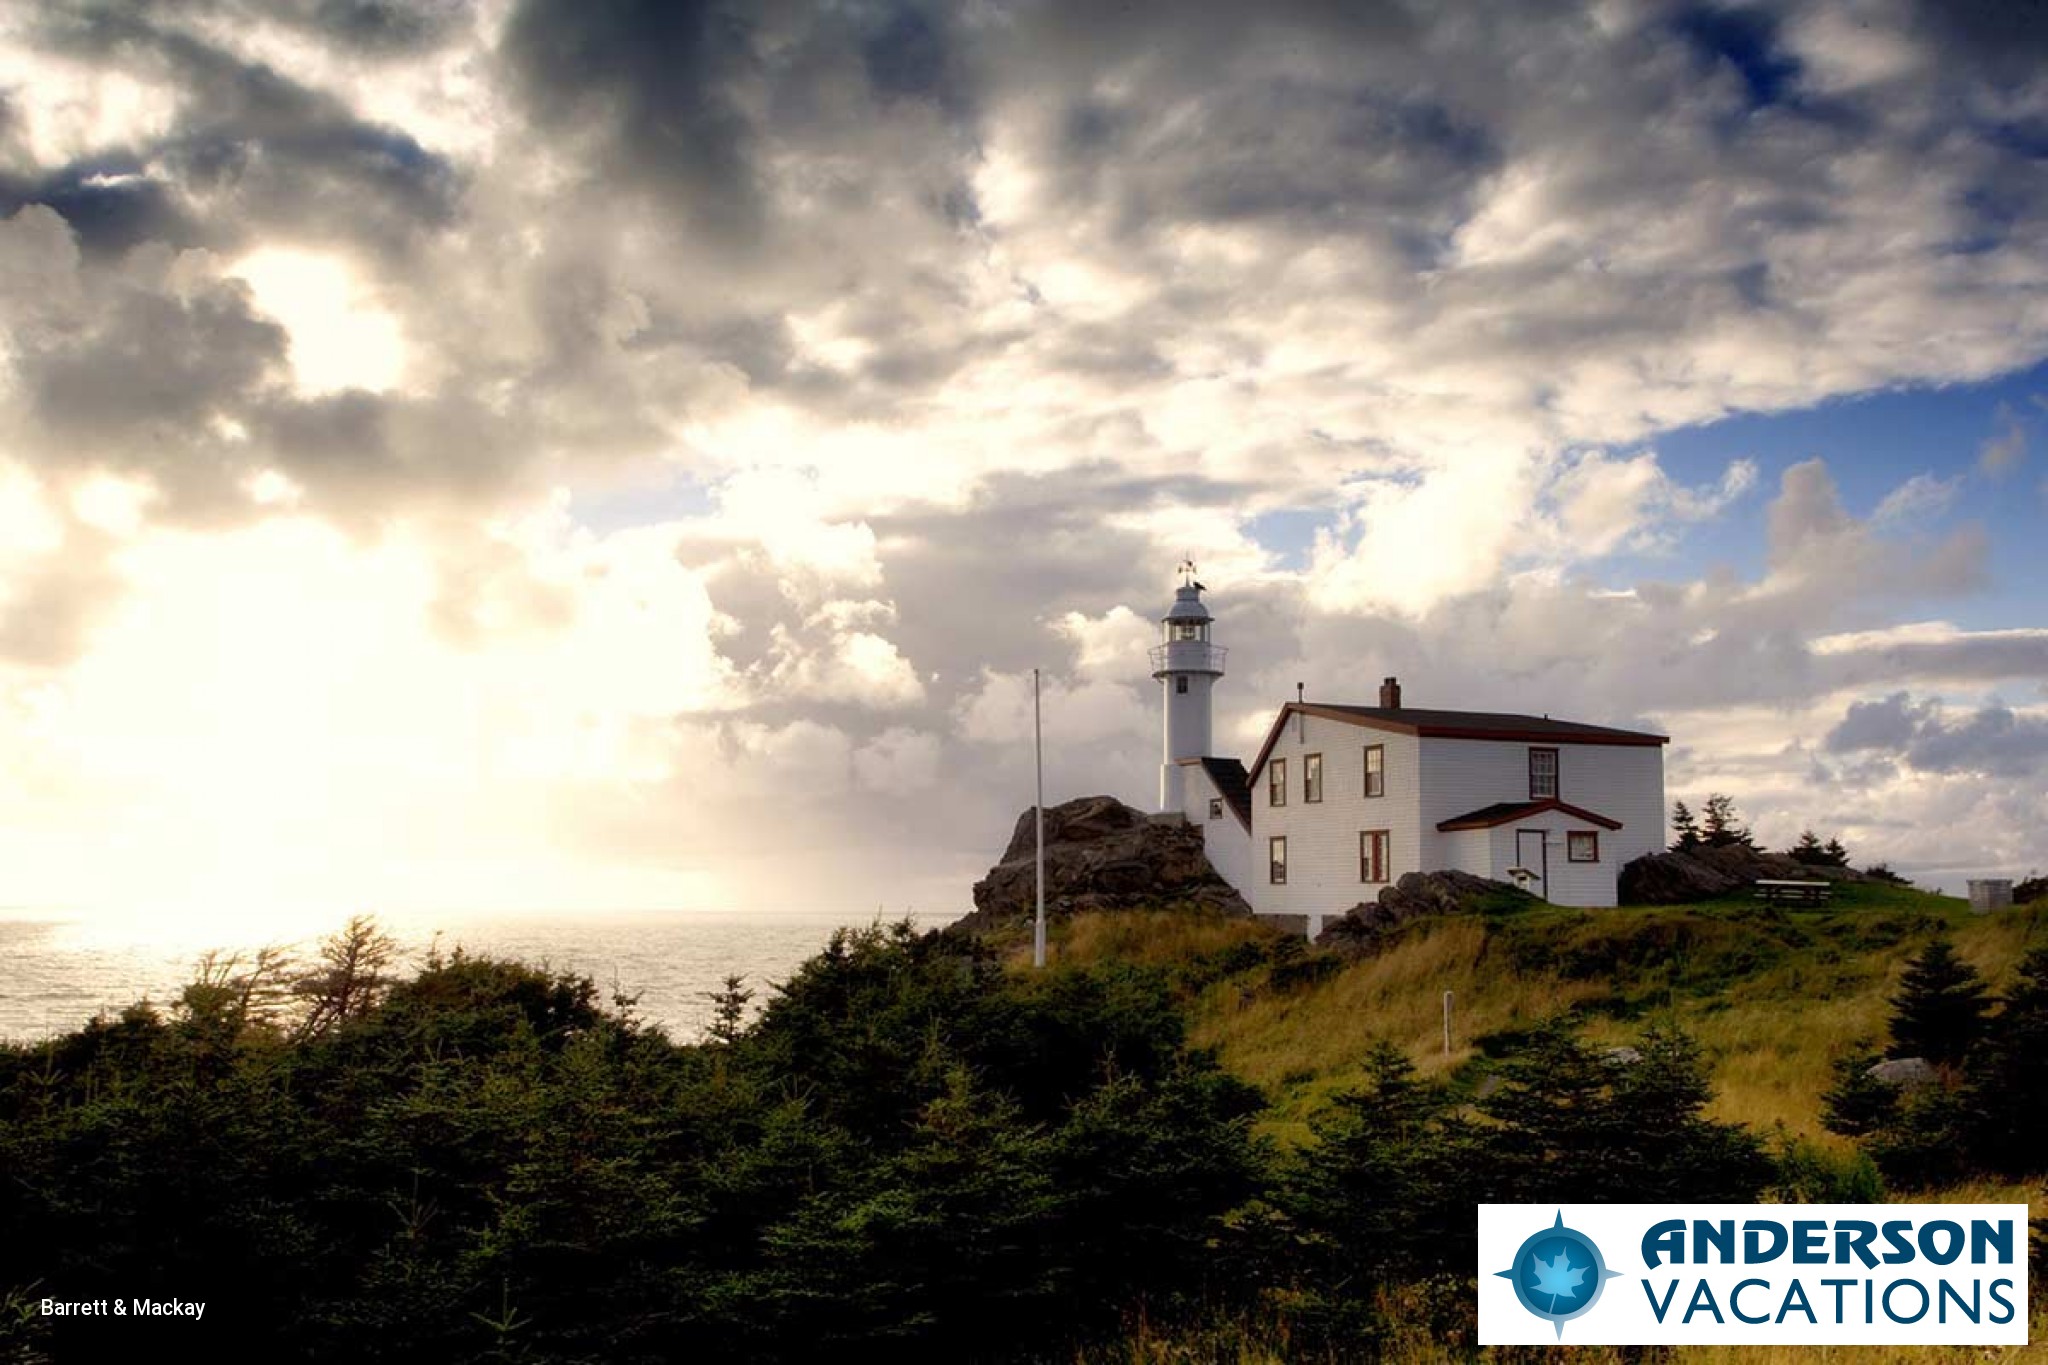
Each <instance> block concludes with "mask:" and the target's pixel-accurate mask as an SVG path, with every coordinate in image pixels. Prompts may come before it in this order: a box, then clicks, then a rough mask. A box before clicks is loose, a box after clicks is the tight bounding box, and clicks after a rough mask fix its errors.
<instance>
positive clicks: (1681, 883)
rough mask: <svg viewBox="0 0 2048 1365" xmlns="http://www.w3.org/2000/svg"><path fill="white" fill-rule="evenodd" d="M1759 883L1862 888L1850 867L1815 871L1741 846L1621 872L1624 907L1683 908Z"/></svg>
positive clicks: (1651, 857) (1660, 857)
mask: <svg viewBox="0 0 2048 1365" xmlns="http://www.w3.org/2000/svg"><path fill="white" fill-rule="evenodd" d="M1759 877H1766V878H1776V879H1780V880H1784V881H1830V882H1857V881H1863V880H1865V878H1864V876H1863V874H1862V873H1860V872H1855V871H1851V870H1850V869H1849V868H1846V867H1815V866H1813V865H1812V864H1810V863H1802V862H1800V861H1799V860H1798V859H1796V858H1793V857H1789V856H1787V855H1786V854H1783V853H1769V852H1765V851H1764V850H1762V849H1756V848H1748V847H1745V846H1743V845H1741V844H1723V845H1720V846H1718V847H1715V846H1712V845H1707V844H1701V845H1700V846H1699V847H1697V848H1691V849H1687V850H1686V851H1685V852H1683V853H1646V854H1644V855H1643V856H1642V857H1640V858H1637V859H1636V860H1635V861H1633V862H1631V863H1629V864H1628V866H1626V867H1624V868H1622V869H1621V881H1620V884H1619V886H1618V888H1617V890H1618V894H1619V895H1620V898H1621V903H1622V904H1623V905H1683V904H1685V903H1686V902H1688V901H1701V900H1712V899H1713V898H1714V897H1716V896H1726V895H1731V894H1733V893H1734V892H1737V891H1740V890H1743V889H1744V888H1746V887H1748V886H1749V885H1750V884H1751V883H1753V882H1755V881H1756V880H1757V878H1759Z"/></svg>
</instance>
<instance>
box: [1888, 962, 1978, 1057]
mask: <svg viewBox="0 0 2048 1365" xmlns="http://www.w3.org/2000/svg"><path fill="white" fill-rule="evenodd" d="M1891 1005H1892V1053H1893V1055H1894V1056H1899V1057H1925V1058H1926V1059H1927V1060H1928V1061H1930V1062H1934V1063H1937V1064H1940V1065H1953V1064H1955V1063H1957V1062H1960V1061H1961V1060H1962V1059H1963V1057H1964V1056H1965V1055H1966V1054H1967V1053H1968V1052H1969V1051H1970V1049H1971V1048H1973V1047H1974V1046H1976V1044H1977V1041H1978V1039H1979V1038H1981V1037H1982V1036H1983V1033H1984V1016H1985V1014H1986V1013H1987V1012H1988V1011H1989V1010H1990V1008H1991V1001H1990V999H1989V996H1988V993H1987V992H1986V990H1985V988H1984V978H1983V977H1981V976H1979V975H1977V969H1976V968H1974V967H1972V966H1971V965H1970V964H1969V963H1967V962H1965V961H1963V960H1962V959H1961V958H1960V957H1958V956H1956V949H1955V945H1954V944H1953V943H1950V942H1949V941H1948V939H1946V938H1937V939H1935V940H1934V941H1933V942H1932V943H1929V944H1928V945H1927V947H1926V948H1925V949H1924V950H1922V951H1921V953H1920V955H1919V956H1918V957H1916V958H1914V959H1913V960H1912V961H1911V962H1909V963H1907V964H1906V975H1905V979H1904V980H1903V981H1901V982H1900V983H1899V993H1898V994H1897V995H1895V996H1893V997H1892V1001H1891Z"/></svg>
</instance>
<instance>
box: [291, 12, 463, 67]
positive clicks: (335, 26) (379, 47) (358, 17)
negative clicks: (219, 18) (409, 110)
mask: <svg viewBox="0 0 2048 1365" xmlns="http://www.w3.org/2000/svg"><path fill="white" fill-rule="evenodd" d="M474 8H475V5H474V4H473V3H472V0H298V3H296V4H293V5H288V6H286V13H287V14H289V15H292V16H293V17H295V18H297V19H298V20H299V22H301V23H303V24H305V25H306V26H307V27H308V28H310V29H312V30H313V31H314V32H316V33H318V34H321V35H323V36H327V37H330V38H333V39H334V40H335V41H337V42H339V43H341V44H343V45H344V46H346V47H349V48H352V49H355V50H358V51H362V52H368V53H373V54H376V55H389V56H404V55H411V54H413V53H416V52H418V51H419V50H420V49H421V48H423V47H430V46H435V45H438V44H440V43H444V42H447V41H448V40H449V39H450V38H452V37H453V36H454V35H455V34H457V33H459V32H460V31H461V28H462V21H463V20H464V19H466V18H467V17H468V14H469V11H471V10H473V9H474Z"/></svg>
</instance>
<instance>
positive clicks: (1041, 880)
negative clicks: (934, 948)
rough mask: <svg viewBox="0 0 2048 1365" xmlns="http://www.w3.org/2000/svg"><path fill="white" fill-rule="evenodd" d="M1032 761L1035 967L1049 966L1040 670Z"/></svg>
mask: <svg viewBox="0 0 2048 1365" xmlns="http://www.w3.org/2000/svg"><path fill="white" fill-rule="evenodd" d="M1031 761H1032V766H1033V768H1034V769H1036V771H1037V774H1038V804H1037V806H1036V807H1035V809H1036V811H1037V812H1038V919H1037V921H1036V923H1035V924H1033V926H1032V930H1031V965H1032V966H1034V967H1043V966H1044V965H1045V727H1044V725H1043V724H1042V723H1041V721H1040V720H1039V714H1038V670H1037V669H1035V668H1034V669H1032V670H1031Z"/></svg>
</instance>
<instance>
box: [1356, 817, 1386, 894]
mask: <svg viewBox="0 0 2048 1365" xmlns="http://www.w3.org/2000/svg"><path fill="white" fill-rule="evenodd" d="M1387 844H1388V835H1387V831H1385V830H1383V829H1362V830H1360V831H1358V880H1360V881H1362V882H1383V881H1385V880H1386V879H1387Z"/></svg>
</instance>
